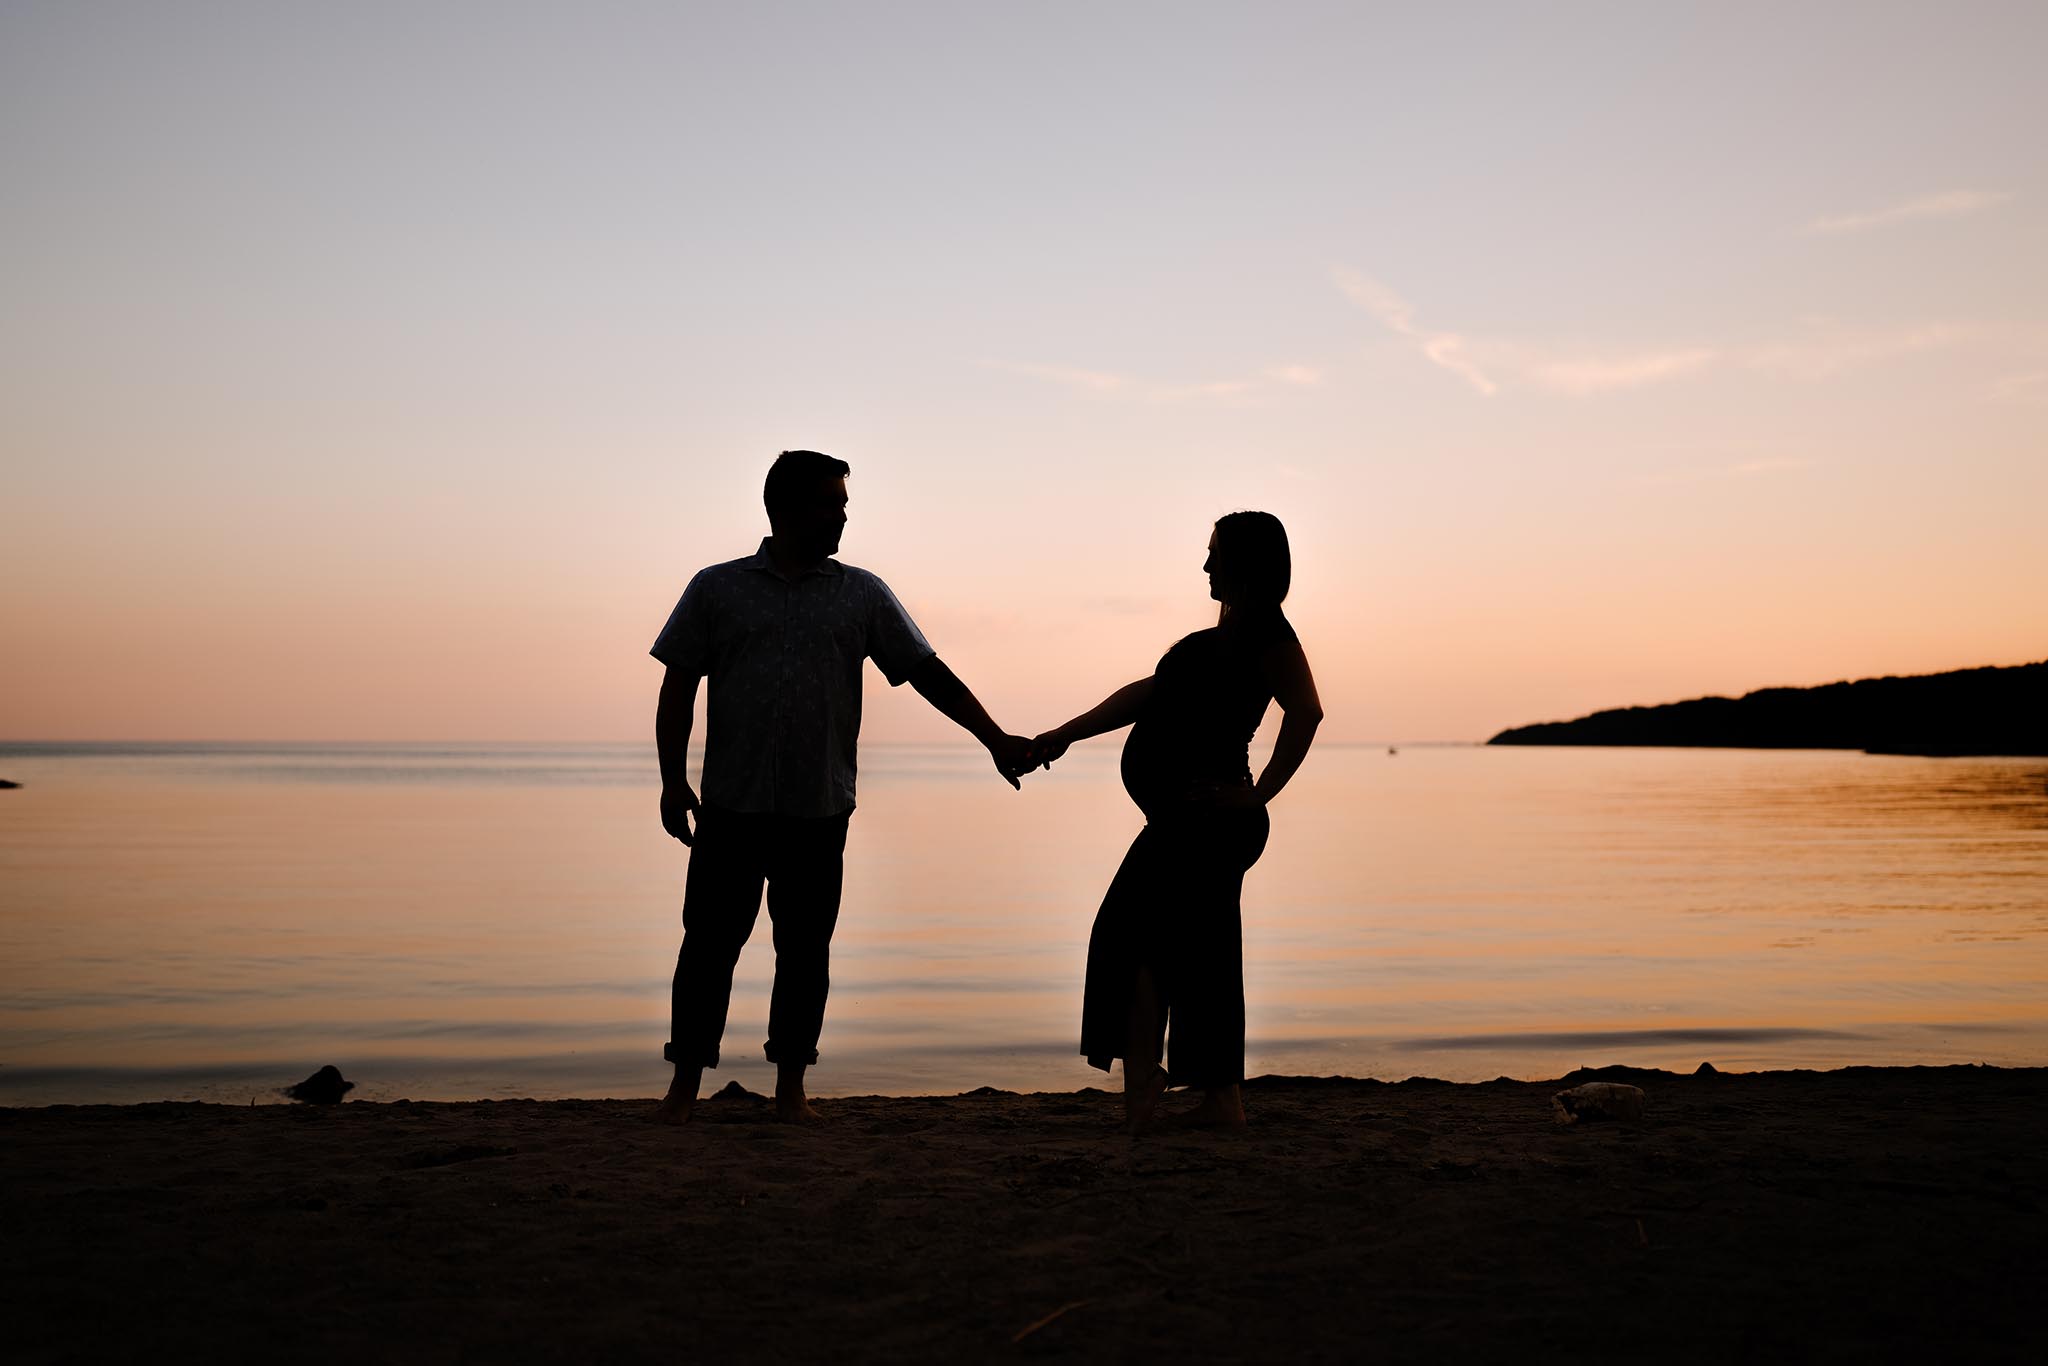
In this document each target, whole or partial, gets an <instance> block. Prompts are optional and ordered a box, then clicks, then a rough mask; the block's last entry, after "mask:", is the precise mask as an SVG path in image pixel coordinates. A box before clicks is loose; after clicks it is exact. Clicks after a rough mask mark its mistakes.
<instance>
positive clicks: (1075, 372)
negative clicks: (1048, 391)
mask: <svg viewBox="0 0 2048 1366" xmlns="http://www.w3.org/2000/svg"><path fill="white" fill-rule="evenodd" d="M981 364H982V367H983V368H984V369H988V370H1000V371H1002V372H1003V373H1004V374H1009V375H1024V376H1026V377H1028V378H1030V379H1043V380H1050V381H1051V382H1052V383H1054V384H1062V385H1065V386H1066V387H1067V388H1069V389H1081V390H1085V391H1086V392H1088V393H1091V394H1113V393H1116V392H1117V391H1118V390H1121V389H1128V388H1130V387H1131V379H1130V377H1129V376H1128V375H1118V374H1112V373H1111V372H1109V371H1107V370H1082V369H1079V368H1077V367H1075V366H1071V365H1033V364H1029V363H1027V362H1023V361H1007V360H985V361H983V362H982V363H981Z"/></svg>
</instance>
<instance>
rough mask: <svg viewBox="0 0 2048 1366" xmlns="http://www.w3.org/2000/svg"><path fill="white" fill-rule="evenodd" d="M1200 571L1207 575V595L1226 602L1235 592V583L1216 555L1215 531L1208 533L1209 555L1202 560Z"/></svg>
mask: <svg viewBox="0 0 2048 1366" xmlns="http://www.w3.org/2000/svg"><path fill="white" fill-rule="evenodd" d="M1202 572H1203V573H1204V574H1207V575H1208V576H1209V596H1210V597H1212V598H1214V599H1216V601H1218V602H1221V603H1228V602H1229V601H1230V600H1231V599H1232V598H1233V597H1234V596H1236V594H1235V589H1236V585H1235V584H1233V583H1232V582H1231V581H1230V576H1229V574H1228V573H1227V572H1226V571H1225V570H1224V569H1223V568H1222V562H1221V561H1220V560H1219V559H1218V558H1217V555H1216V533H1215V532H1214V531H1211V532H1210V533H1209V557H1208V558H1207V559H1205V560H1203V561H1202Z"/></svg>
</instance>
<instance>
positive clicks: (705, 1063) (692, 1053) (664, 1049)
mask: <svg viewBox="0 0 2048 1366" xmlns="http://www.w3.org/2000/svg"><path fill="white" fill-rule="evenodd" d="M661 1056H662V1060H663V1061H665V1062H672V1063H674V1064H675V1065H676V1066H678V1067H716V1066H718V1049H717V1048H716V1047H713V1048H712V1050H711V1052H710V1054H709V1055H706V1054H705V1053H703V1052H701V1051H699V1050H694V1049H689V1048H682V1047H679V1046H677V1045H676V1044H673V1043H665V1044H663V1045H662V1046H661Z"/></svg>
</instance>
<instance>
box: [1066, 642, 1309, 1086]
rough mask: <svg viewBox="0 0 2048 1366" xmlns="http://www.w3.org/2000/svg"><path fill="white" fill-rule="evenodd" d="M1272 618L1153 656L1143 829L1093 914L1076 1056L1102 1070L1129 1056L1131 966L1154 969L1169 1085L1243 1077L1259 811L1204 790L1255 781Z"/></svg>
mask: <svg viewBox="0 0 2048 1366" xmlns="http://www.w3.org/2000/svg"><path fill="white" fill-rule="evenodd" d="M1294 638H1295V637H1294V629H1293V627H1291V626H1289V625H1288V624H1287V619H1286V618H1285V617H1284V616H1282V615H1281V614H1280V613H1279V612H1277V611H1269V612H1267V613H1264V614H1263V615H1260V616H1257V617H1252V616H1249V614H1245V613H1242V612H1240V611H1233V612H1232V613H1231V615H1230V617H1229V618H1228V619H1227V620H1226V623H1225V624H1224V625H1222V626H1216V627H1212V628H1211V629H1209V630H1206V631H1197V632H1195V633H1194V634H1193V635H1191V636H1187V637H1185V638H1183V639H1182V640H1181V641H1180V642H1178V643H1177V644H1176V645H1174V647H1173V648H1172V649H1170V650H1168V651H1167V652H1166V654H1165V656H1164V657H1163V658H1162V659H1161V660H1160V661H1159V667H1158V668H1157V669H1156V670H1155V671H1154V673H1153V676H1152V680H1153V681H1152V695H1151V697H1150V699H1149V700H1148V701H1147V703H1146V705H1145V710H1144V712H1143V713H1142V714H1141V715H1140V716H1139V718H1138V720H1137V723H1136V724H1135V725H1133V726H1132V727H1131V734H1130V738H1129V739H1127V740H1126V741H1125V742H1124V756H1123V779H1124V790H1125V791H1126V792H1128V793H1130V795H1131V800H1132V801H1134V802H1136V803H1137V804H1138V809H1139V810H1141V811H1143V812H1144V813H1145V822H1146V824H1145V828H1144V829H1143V830H1141V831H1139V832H1138V838H1137V839H1136V841H1134V842H1133V843H1132V845H1131V848H1130V852H1129V853H1127V854H1125V855H1124V861H1123V865H1122V866H1121V867H1120V868H1118V869H1117V873H1116V877H1115V879H1114V880H1113V881H1111V883H1110V884H1109V891H1108V892H1107V893H1106V894H1104V896H1103V898H1102V909H1101V910H1099V911H1097V912H1096V913H1095V928H1094V931H1093V932H1092V933H1091V934H1090V935H1089V937H1088V985H1087V991H1086V995H1085V996H1084V997H1083V1000H1082V1006H1081V1052H1082V1053H1083V1054H1084V1055H1085V1056H1086V1057H1087V1059H1088V1061H1089V1062H1090V1063H1092V1064H1093V1065H1095V1066H1096V1067H1100V1068H1102V1069H1103V1070H1104V1071H1108V1070H1109V1065H1110V1062H1111V1061H1112V1060H1113V1059H1115V1058H1119V1057H1122V1056H1123V1055H1124V1052H1125V1051H1126V1048H1127V1047H1128V1038H1129V1032H1130V1010H1131V998H1132V994H1133V992H1134V990H1135V988H1136V986H1137V981H1138V970H1139V969H1140V968H1141V967H1149V968H1150V969H1151V970H1152V977H1153V982H1154V984H1155V986H1156V987H1157V989H1158V993H1159V1003H1160V1006H1161V1007H1162V1013H1163V1015H1164V1017H1165V1018H1164V1019H1162V1021H1161V1025H1162V1030H1164V1029H1165V1028H1166V1027H1167V1024H1168V1022H1169V1021H1170V1026H1171V1039H1170V1041H1167V1042H1169V1043H1170V1047H1171V1050H1172V1051H1171V1054H1170V1055H1168V1054H1166V1053H1164V1052H1162V1054H1161V1056H1162V1057H1165V1058H1166V1059H1167V1062H1168V1070H1169V1072H1170V1074H1171V1076H1172V1079H1173V1082H1174V1084H1175V1085H1185V1086H1202V1087H1211V1086H1228V1085H1230V1084H1231V1083H1233V1082H1238V1081H1242V1080H1243V1079H1244V933H1243V928H1242V925H1241V922H1240V918H1239V910H1238V896H1239V893H1240V892H1241V891H1242V890H1243V887H1244V875H1245V870H1247V869H1248V868H1250V867H1251V866H1252V864H1254V863H1256V862H1257V861H1258V858H1259V854H1260V853H1261V852H1262V851H1264V849H1265V847H1266V834H1267V829H1268V826H1267V820H1266V810H1265V808H1264V807H1263V806H1251V807H1245V808H1237V809H1220V810H1219V809H1218V808H1216V807H1214V806H1213V805H1207V804H1204V803H1203V802H1202V801H1201V800H1200V796H1199V793H1198V789H1199V788H1201V787H1207V786H1210V785H1213V784H1216V783H1223V784H1226V785H1232V786H1244V787H1249V786H1251V781H1252V778H1251V766H1250V761H1249V750H1250V746H1251V738H1252V733H1253V732H1254V731H1256V730H1257V729H1258V727H1259V721H1260V719H1261V718H1262V717H1264V716H1265V714H1266V706H1267V704H1268V703H1270V702H1271V701H1272V700H1273V692H1272V688H1271V687H1270V685H1269V684H1268V683H1267V682H1266V678H1265V671H1264V669H1263V668H1262V667H1261V665H1260V661H1261V658H1262V657H1263V656H1264V655H1265V653H1266V652H1267V651H1268V650H1269V649H1271V648H1272V647H1273V646H1274V645H1276V644H1279V643H1282V642H1284V641H1291V640H1293V639H1294Z"/></svg>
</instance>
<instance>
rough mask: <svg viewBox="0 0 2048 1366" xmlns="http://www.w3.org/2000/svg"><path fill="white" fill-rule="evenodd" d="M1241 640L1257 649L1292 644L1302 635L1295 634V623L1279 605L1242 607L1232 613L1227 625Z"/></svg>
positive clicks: (1226, 627)
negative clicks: (1258, 607)
mask: <svg viewBox="0 0 2048 1366" xmlns="http://www.w3.org/2000/svg"><path fill="white" fill-rule="evenodd" d="M1218 629H1219V630H1221V629H1228V630H1229V631H1230V632H1231V634H1233V635H1234V636H1236V637H1237V638H1238V639H1239V640H1240V641H1243V642H1244V643H1245V644H1247V645H1249V646H1250V647H1251V648H1253V649H1255V650H1265V649H1268V648H1270V647H1272V646H1274V645H1287V644H1292V643H1294V642H1295V641H1297V640H1299V639H1300V637H1299V636H1297V635H1295V634H1294V623H1293V622H1291V621H1289V620H1288V619H1287V614H1286V613H1285V612H1282V611H1281V610H1280V609H1279V608H1278V607H1268V608H1262V609H1256V610H1253V609H1244V608H1240V609H1239V610H1237V611H1234V612H1232V613H1231V614H1230V616H1229V618H1228V619H1227V621H1226V625H1225V627H1219V628H1218Z"/></svg>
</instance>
